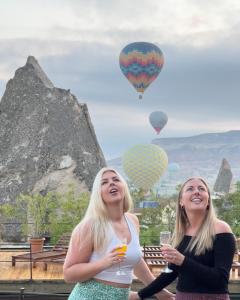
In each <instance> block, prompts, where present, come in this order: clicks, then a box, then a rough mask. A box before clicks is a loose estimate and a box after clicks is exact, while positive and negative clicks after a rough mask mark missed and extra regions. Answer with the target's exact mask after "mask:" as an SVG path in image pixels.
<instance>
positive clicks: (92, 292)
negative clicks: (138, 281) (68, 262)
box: [68, 279, 130, 300]
mask: <svg viewBox="0 0 240 300" xmlns="http://www.w3.org/2000/svg"><path fill="white" fill-rule="evenodd" d="M129 290H130V288H118V287H113V286H110V285H106V284H103V283H101V282H97V281H95V280H94V279H91V280H88V281H85V282H79V283H77V284H76V285H75V287H74V288H73V290H72V292H71V294H70V296H69V298H68V300H127V299H128V295H129Z"/></svg>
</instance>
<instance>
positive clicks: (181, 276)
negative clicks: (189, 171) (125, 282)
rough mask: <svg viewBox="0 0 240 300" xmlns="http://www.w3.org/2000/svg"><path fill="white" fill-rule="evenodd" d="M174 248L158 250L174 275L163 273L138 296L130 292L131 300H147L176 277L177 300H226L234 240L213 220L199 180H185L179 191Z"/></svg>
mask: <svg viewBox="0 0 240 300" xmlns="http://www.w3.org/2000/svg"><path fill="white" fill-rule="evenodd" d="M173 245H174V246H173V247H171V246H170V245H165V246H163V247H162V248H161V249H162V253H163V255H164V258H165V260H166V261H168V262H169V263H170V266H169V267H170V268H171V269H172V270H173V272H172V273H162V274H161V275H160V276H159V277H157V278H156V279H155V280H154V281H153V282H152V283H151V284H150V285H148V286H147V287H145V288H143V289H142V290H140V291H139V292H138V293H137V292H132V293H131V295H130V298H129V299H130V300H137V299H145V298H147V297H150V296H152V295H153V294H156V293H157V292H159V291H160V290H162V289H163V288H164V287H166V286H167V285H169V284H170V283H171V282H173V281H174V280H175V279H176V278H177V277H178V281H177V287H176V289H177V291H176V300H197V299H201V300H226V299H229V295H228V280H229V273H230V269H231V265H232V261H233V255H234V251H235V239H234V236H233V234H232V231H231V228H230V227H229V225H228V224H227V223H225V222H223V221H221V220H219V219H218V218H217V217H216V215H215V212H214V208H213V205H212V200H211V197H210V191H209V188H208V186H207V184H206V182H205V181H204V180H203V179H201V178H190V179H188V180H187V181H186V182H185V183H184V184H183V185H182V188H181V190H180V192H179V197H178V203H177V211H176V225H175V230H174V234H173ZM158 299H161V298H160V297H158Z"/></svg>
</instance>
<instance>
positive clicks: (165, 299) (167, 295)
mask: <svg viewBox="0 0 240 300" xmlns="http://www.w3.org/2000/svg"><path fill="white" fill-rule="evenodd" d="M154 296H155V297H156V298H157V299H160V300H175V295H174V294H173V293H171V292H169V291H168V290H166V289H164V290H162V291H161V292H159V293H157V294H155V295H154Z"/></svg>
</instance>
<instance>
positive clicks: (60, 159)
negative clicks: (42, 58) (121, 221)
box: [0, 56, 106, 203]
mask: <svg viewBox="0 0 240 300" xmlns="http://www.w3.org/2000/svg"><path fill="white" fill-rule="evenodd" d="M0 145H1V146H0V203H1V202H8V201H13V200H14V199H15V198H16V196H17V195H19V193H21V192H31V191H38V192H47V191H49V190H61V189H64V188H66V186H67V185H69V183H73V184H75V185H77V186H78V188H79V190H90V189H91V186H92V183H93V179H94V177H95V175H96V173H97V171H98V170H99V169H100V168H101V167H103V166H105V165H106V162H105V159H104V156H103V153H102V151H101V148H100V146H99V144H98V141H97V138H96V135H95V132H94V128H93V125H92V123H91V119H90V116H89V113H88V108H87V105H86V104H79V103H78V101H77V99H76V97H75V96H74V95H72V94H71V93H70V92H69V90H64V89H60V88H56V87H54V85H53V84H52V82H51V81H50V80H49V79H48V77H47V75H46V74H45V73H44V71H43V70H42V68H41V67H40V65H39V64H38V62H37V60H36V59H35V58H34V57H33V56H29V57H28V59H27V63H26V65H25V66H23V67H21V68H19V69H18V70H16V72H15V76H14V78H13V79H10V80H9V81H8V83H7V85H6V90H5V93H4V95H3V97H2V99H1V102H0Z"/></svg>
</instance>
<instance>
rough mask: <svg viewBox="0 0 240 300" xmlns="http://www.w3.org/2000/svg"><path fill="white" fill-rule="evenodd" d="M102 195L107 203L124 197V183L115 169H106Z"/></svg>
mask: <svg viewBox="0 0 240 300" xmlns="http://www.w3.org/2000/svg"><path fill="white" fill-rule="evenodd" d="M101 196H102V199H103V201H104V203H105V204H113V203H114V204H115V203H118V202H121V201H123V199H124V185H123V183H122V181H121V180H120V178H119V177H118V175H117V174H116V173H115V172H113V171H106V172H105V173H103V175H102V180H101Z"/></svg>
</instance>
